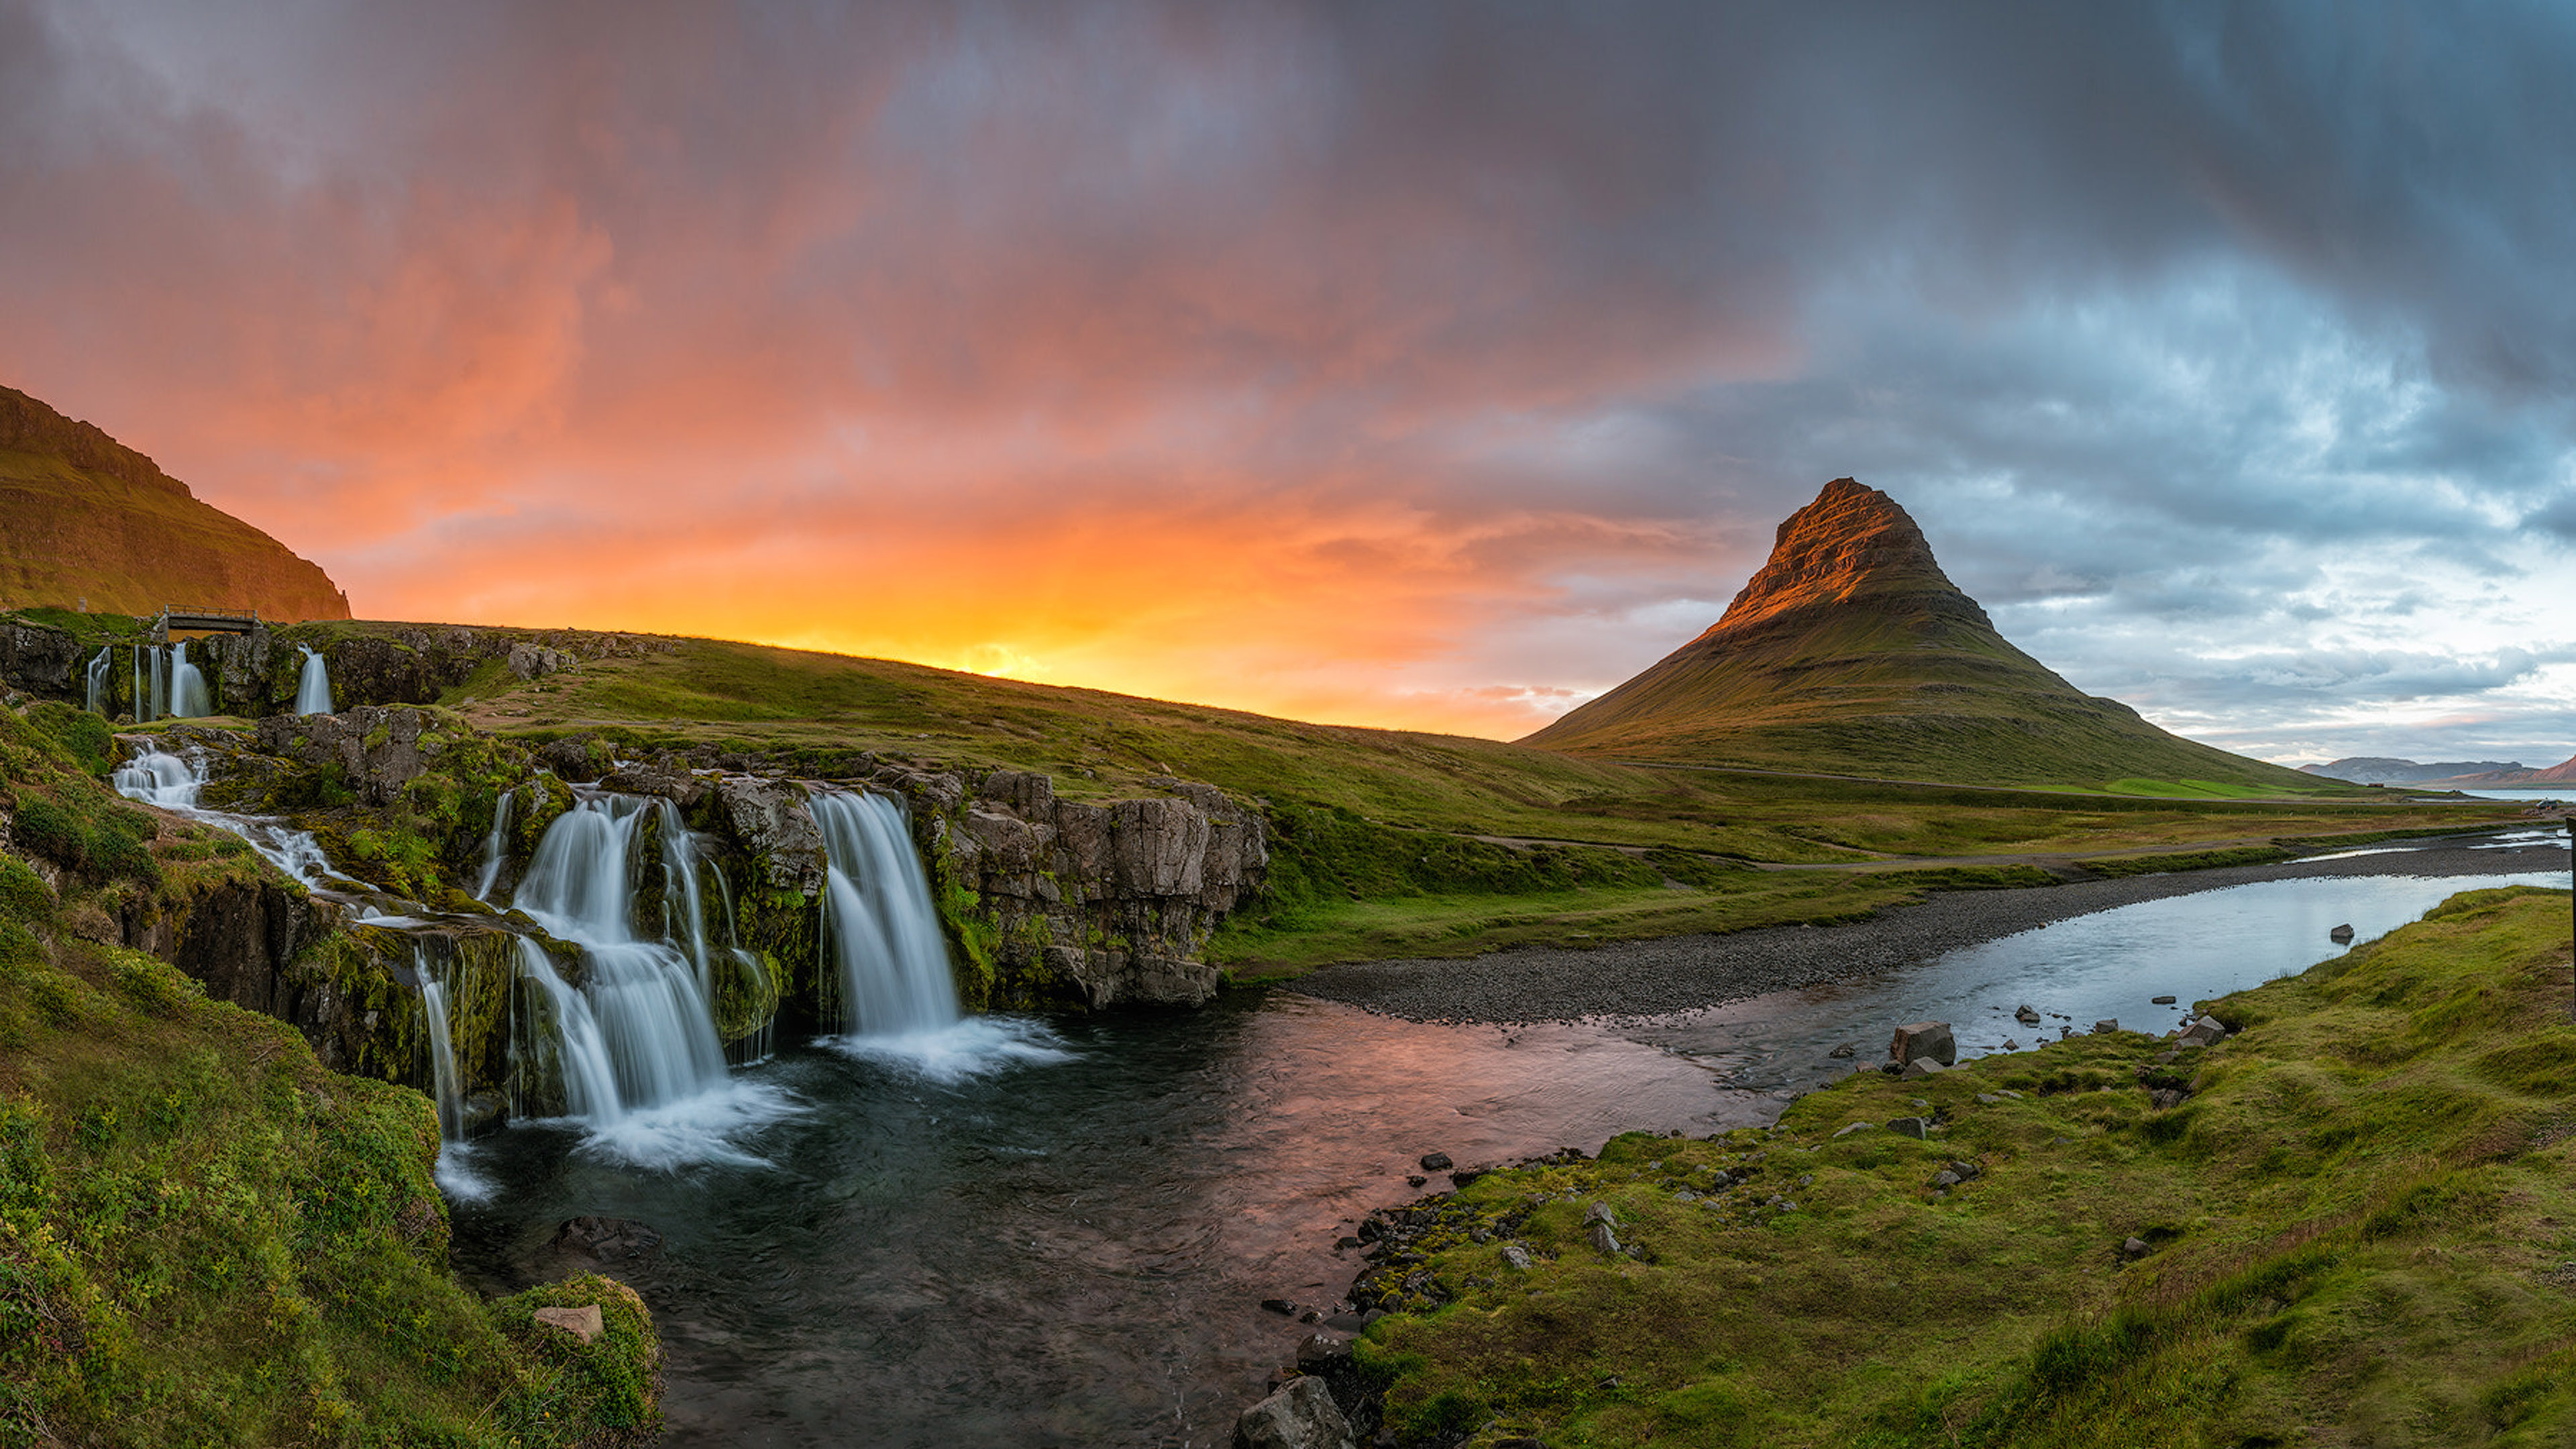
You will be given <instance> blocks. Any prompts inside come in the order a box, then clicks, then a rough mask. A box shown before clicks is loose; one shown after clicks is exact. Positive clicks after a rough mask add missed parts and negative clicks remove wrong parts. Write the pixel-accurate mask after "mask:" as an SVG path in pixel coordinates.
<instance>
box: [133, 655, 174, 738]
mask: <svg viewBox="0 0 2576 1449" xmlns="http://www.w3.org/2000/svg"><path fill="white" fill-rule="evenodd" d="M144 648H145V650H146V651H147V652H149V653H150V654H151V656H152V697H151V698H150V699H149V700H146V701H145V702H144V705H143V709H142V711H141V712H140V713H138V714H137V715H135V718H136V719H140V720H154V719H159V718H160V717H161V716H162V715H164V714H166V713H168V711H167V710H165V709H163V708H162V701H164V700H166V699H168V698H169V697H170V695H169V691H168V690H167V689H165V688H164V687H163V680H162V675H161V656H162V655H164V654H166V653H167V652H169V651H168V650H166V649H164V648H163V647H162V646H160V645H158V644H151V645H146V646H144Z"/></svg>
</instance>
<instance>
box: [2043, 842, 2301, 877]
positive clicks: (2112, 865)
mask: <svg viewBox="0 0 2576 1449" xmlns="http://www.w3.org/2000/svg"><path fill="white" fill-rule="evenodd" d="M2291 858H2292V852H2290V851H2287V850H2284V849H2282V848H2281V847H2279V846H2277V845H2239V846H2234V847H2229V848H2223V849H2219V850H2185V851H2176V852H2173V853H2171V854H2167V855H2114V856H2105V857H2099V858H2096V859H2093V860H2080V861H2077V862H2076V864H2078V865H2080V866H2082V867H2084V868H2085V869H2086V870H2089V871H2091V872H2093V873H2094V874H2095V875H2106V876H2126V875H2156V874H2160V873H2162V872H2165V871H2173V870H2214V869H2216V868H2217V867H2219V866H2223V865H2270V864H2272V863H2274V862H2275V861H2283V860H2288V859H2291Z"/></svg>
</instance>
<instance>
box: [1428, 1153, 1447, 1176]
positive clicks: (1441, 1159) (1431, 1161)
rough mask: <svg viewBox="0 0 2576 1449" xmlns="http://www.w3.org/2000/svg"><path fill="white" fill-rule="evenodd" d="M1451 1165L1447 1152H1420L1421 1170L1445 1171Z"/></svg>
mask: <svg viewBox="0 0 2576 1449" xmlns="http://www.w3.org/2000/svg"><path fill="white" fill-rule="evenodd" d="M1452 1165H1453V1164H1452V1163H1451V1162H1450V1161H1449V1154H1448V1153H1446V1152H1426V1153H1424V1154H1422V1170H1423V1171H1425V1172H1447V1171H1448V1170H1449V1169H1450V1167H1451V1166H1452Z"/></svg>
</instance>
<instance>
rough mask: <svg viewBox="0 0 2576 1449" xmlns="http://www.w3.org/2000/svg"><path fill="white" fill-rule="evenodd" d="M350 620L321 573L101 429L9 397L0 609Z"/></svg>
mask: <svg viewBox="0 0 2576 1449" xmlns="http://www.w3.org/2000/svg"><path fill="white" fill-rule="evenodd" d="M171 604H180V605H196V606H205V607H222V608H239V609H256V610H258V611H259V613H260V614H261V615H262V616H263V617H265V618H270V619H280V620H293V619H345V618H347V617H349V599H348V596H347V595H346V594H344V593H342V592H341V591H340V589H339V588H338V586H336V585H334V584H333V583H332V582H331V579H330V576H329V575H327V574H325V573H323V572H322V570H321V568H320V567H319V566H317V565H315V564H313V563H311V562H309V561H307V560H305V559H302V558H299V557H297V556H296V555H295V554H294V553H292V552H290V551H289V550H288V549H287V548H286V546H285V545H284V544H281V543H279V542H278V541H277V540H276V539H274V538H271V537H269V536H268V535H267V534H265V533H262V532H261V531H260V530H258V529H256V528H254V527H252V526H251V525H249V524H247V523H245V522H243V521H242V520H240V519H238V518H235V517H233V516H232V515H231V514H228V513H225V512H223V511H222V510H220V509H218V508H215V507H213V506H211V505H209V504H207V503H204V502H202V501H200V500H198V499H197V498H196V497H194V496H193V495H191V494H190V493H189V491H188V488H187V485H186V484H184V483H181V482H179V481H178V480H177V479H175V478H172V477H170V476H169V475H168V474H166V473H164V472H162V471H161V468H160V466H159V465H158V464H156V463H154V462H153V461H152V460H151V459H150V458H147V457H145V456H144V455H143V454H141V453H138V452H136V451H135V450H133V449H132V448H129V447H126V446H125V445H124V444H122V443H119V442H117V441H116V440H115V439H114V438H111V437H109V436H108V435H107V434H106V433H105V432H102V431H101V430H99V429H98V428H96V427H93V426H91V425H90V424H88V423H84V422H79V421H76V420H74V419H71V418H67V417H64V416H63V415H62V414H61V413H58V412H56V411H54V410H53V409H52V408H50V407H47V406H46V405H45V404H43V403H41V402H38V401H37V400H36V399H34V398H31V397H29V396H27V395H26V394H25V393H23V392H19V391H18V390H16V389H15V388H6V387H0V607H11V608H34V607H48V608H59V609H81V610H84V611H88V612H97V613H110V614H134V615H141V614H151V613H157V612H158V611H159V610H160V609H162V608H163V607H164V606H166V605H171Z"/></svg>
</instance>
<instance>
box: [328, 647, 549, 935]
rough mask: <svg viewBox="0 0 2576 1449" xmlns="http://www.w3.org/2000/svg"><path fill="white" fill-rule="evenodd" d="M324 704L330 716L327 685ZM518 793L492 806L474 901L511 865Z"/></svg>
mask: <svg viewBox="0 0 2576 1449" xmlns="http://www.w3.org/2000/svg"><path fill="white" fill-rule="evenodd" d="M317 657H318V656H317ZM323 702H324V704H325V706H326V707H325V708H324V709H323V711H322V712H323V713H324V714H329V713H330V712H331V711H330V709H329V708H328V707H327V706H328V704H329V702H330V691H329V686H327V685H326V686H324V691H323ZM518 793H519V792H518V791H516V790H504V791H502V792H501V798H500V799H499V800H496V801H494V802H493V804H492V833H491V834H489V835H486V836H484V837H483V874H482V877H481V878H480V879H478V880H477V881H475V883H474V899H476V900H478V901H488V900H490V899H491V898H492V887H494V886H495V885H498V884H500V881H501V867H502V866H504V865H506V864H508V863H509V860H510V799H511V797H512V796H515V795H517V794H518Z"/></svg>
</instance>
